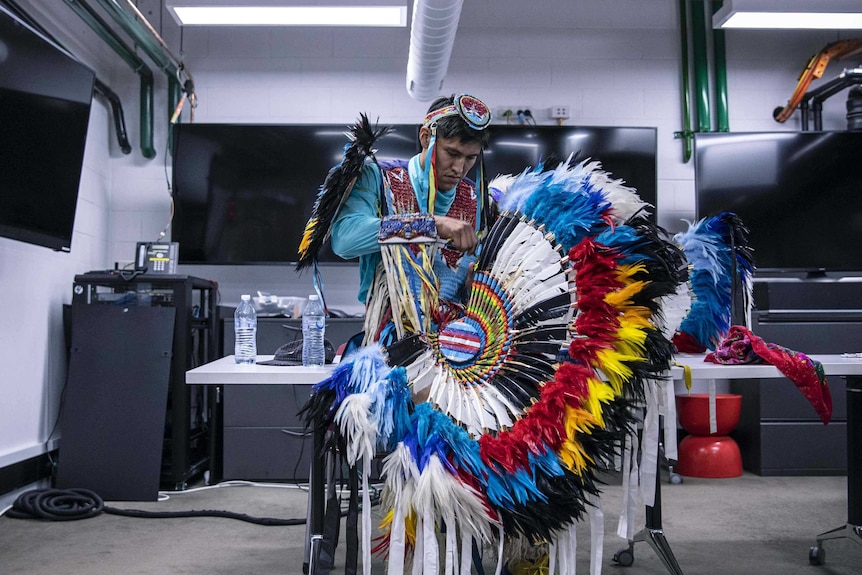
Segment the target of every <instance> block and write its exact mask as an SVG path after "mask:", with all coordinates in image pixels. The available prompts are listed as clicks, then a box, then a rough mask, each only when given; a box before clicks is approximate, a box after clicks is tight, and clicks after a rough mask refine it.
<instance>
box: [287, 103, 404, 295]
mask: <svg viewBox="0 0 862 575" xmlns="http://www.w3.org/2000/svg"><path fill="white" fill-rule="evenodd" d="M391 130H392V128H391V127H390V126H384V127H377V126H374V127H372V126H371V123H370V122H369V121H368V117H367V116H366V115H365V114H360V115H359V120H358V121H357V122H356V123H355V124H354V125H353V126H351V127H350V131H349V132H347V133H346V136H347V137H348V139H349V140H350V142H349V143H348V144H346V145H345V146H344V155H343V156H342V159H341V162H340V163H339V164H338V165H337V166H335V167H333V168H332V169H331V170H330V171H329V173H328V174H327V176H326V179H325V180H324V181H323V184H322V185H321V186H320V190H319V191H318V193H317V199H316V200H315V202H314V207H313V209H312V211H311V217H310V218H309V220H308V223H307V224H306V225H305V231H304V232H303V234H302V241H301V242H300V244H299V259H298V261H297V263H296V271H297V272H301V271H303V270H304V269H306V268H308V267H309V266H311V267H312V269H313V270H314V285H315V289H316V290H317V292H318V295H320V296H321V298H322V296H323V293H322V292H323V289H322V287H321V286H320V272H319V270H318V267H317V254H318V253H320V250H321V248H322V247H323V245H324V244H325V243H326V241H327V240H328V239H329V234H330V231H331V229H332V222H333V221H334V220H335V216H337V215H338V210H339V209H340V208H341V205H342V204H343V203H344V201H345V200H346V199H347V196H349V195H350V191H351V190H352V189H353V184H354V183H355V182H356V178H357V177H359V173H360V172H361V171H362V166H363V165H364V164H365V161H366V160H367V159H368V158H369V157H370V158H372V159H373V158H374V152H375V150H374V143H375V142H376V141H377V139H378V138H380V137H382V136H384V135H386V134H388V133H389V132H390V131H391Z"/></svg>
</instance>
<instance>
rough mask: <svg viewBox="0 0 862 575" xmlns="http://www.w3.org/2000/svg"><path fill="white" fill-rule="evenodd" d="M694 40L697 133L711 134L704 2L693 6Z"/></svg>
mask: <svg viewBox="0 0 862 575" xmlns="http://www.w3.org/2000/svg"><path fill="white" fill-rule="evenodd" d="M691 22H692V38H693V44H694V85H695V98H696V99H697V131H698V132H709V131H710V125H711V123H712V122H711V120H710V117H709V114H710V110H709V107H710V106H709V100H710V97H709V62H708V60H707V49H706V30H705V28H706V23H705V12H704V8H703V1H702V0H694V2H692V5H691Z"/></svg>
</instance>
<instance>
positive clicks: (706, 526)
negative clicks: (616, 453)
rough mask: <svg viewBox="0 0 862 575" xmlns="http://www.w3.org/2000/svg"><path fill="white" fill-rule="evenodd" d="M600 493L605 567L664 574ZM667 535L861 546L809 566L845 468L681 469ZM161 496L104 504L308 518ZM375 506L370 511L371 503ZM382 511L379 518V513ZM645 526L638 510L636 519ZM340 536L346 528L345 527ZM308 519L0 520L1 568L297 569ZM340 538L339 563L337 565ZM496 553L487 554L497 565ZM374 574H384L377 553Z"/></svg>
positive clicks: (853, 559) (840, 567)
mask: <svg viewBox="0 0 862 575" xmlns="http://www.w3.org/2000/svg"><path fill="white" fill-rule="evenodd" d="M609 482H610V484H609V485H608V486H606V488H605V490H604V495H603V509H604V512H605V537H604V546H603V549H604V561H603V566H602V572H603V573H611V574H615V575H637V574H648V573H649V574H652V573H654V574H664V573H668V571H667V569H665V567H664V566H663V564H662V563H661V561H660V560H659V558H658V556H657V555H656V553H654V552H653V550H652V549H651V548H650V547H649V546H648V545H647V544H646V543H638V544H637V545H636V546H635V561H634V564H633V565H632V566H630V567H622V566H619V565H616V564H614V563H613V562H612V556H613V554H614V552H616V551H617V550H619V549H622V548H624V547H625V546H626V542H625V541H624V540H622V539H620V538H619V537H617V536H616V526H617V517H618V513H619V509H620V505H621V488H620V486H619V481H617V480H616V478H615V477H613V476H612V477H610V478H609ZM662 494H663V506H662V511H663V514H662V522H663V527H664V533H665V535H666V538H667V541H668V543H669V544H670V547H671V550H672V552H673V554H674V556H675V557H676V559H677V561H678V563H679V565H680V568H681V569H682V571H683V573H686V574H697V575H701V574H703V575H707V574H708V575H721V574H728V575H735V574H739V573H754V574H775V575H796V574H806V575H843V574H846V575H850V574H859V573H862V545H857V544H856V543H854V542H851V541H848V540H836V541H828V542H826V544H825V546H824V548H825V550H826V552H827V555H826V563H825V565H822V566H811V565H809V562H808V553H809V548H810V547H811V545H812V544H813V543H814V540H815V537H816V536H817V535H818V534H819V533H822V532H824V531H827V530H830V529H832V528H835V527H838V526H841V525H843V524H844V523H845V522H846V520H847V507H846V506H847V480H846V477H759V476H756V475H751V474H748V473H746V474H745V475H743V476H742V477H738V478H733V479H697V478H685V479H684V482H683V483H682V484H681V485H671V484H669V483H667V482H666V481H665V482H664V483H663V484H662ZM168 495H169V497H168V498H167V499H166V500H164V501H159V502H121V503H113V502H107V504H108V505H110V506H112V507H118V508H125V509H143V510H155V511H186V510H227V511H233V512H237V513H242V514H246V515H250V516H254V517H276V518H282V519H284V518H299V519H302V518H304V517H305V515H306V500H307V494H306V491H304V490H303V489H301V488H297V487H295V486H285V485H278V486H223V487H209V488H205V489H199V490H196V489H194V488H192V489H189V490H188V491H185V492H179V493H177V492H174V493H169V494H168ZM374 511H375V515H377V512H378V508H375V509H374ZM376 519H379V517H375V521H376ZM642 525H643V515H641V517H640V518H639V522H638V526H639V527H640V526H642ZM342 533H343V529H342ZM304 537H305V527H304V526H302V525H300V526H288V527H266V526H260V525H255V524H252V523H248V522H244V521H239V520H235V519H227V518H216V517H199V518H181V519H174V518H171V519H144V518H130V517H122V516H116V515H108V514H102V515H99V516H97V517H93V518H89V519H84V520H80V521H66V522H48V521H38V520H30V519H12V518H9V517H6V516H5V515H4V516H3V517H0V574H2V575H13V574H14V575H21V574H26V575H58V574H62V575H119V574H129V575H132V574H160V575H161V574H176V575H182V574H201V575H203V574H207V575H238V574H242V575H276V574H288V575H293V574H299V573H301V572H302V563H303V557H304ZM589 540H590V539H589V528H588V526H587V525H580V526H579V527H578V541H579V546H578V572H579V573H589ZM343 548H344V545H340V546H339V554H338V556H337V558H336V560H337V564H336V569H335V570H334V571H333V573H342V572H343ZM493 555H494V553H493V552H489V553H488V554H486V557H487V558H488V559H487V560H486V565H487V566H488V567H489V570H488V571H486V572H488V573H493V566H494V565H493V559H492V558H493ZM373 570H374V573H385V566H384V563H383V561H382V560H375V561H374V562H373Z"/></svg>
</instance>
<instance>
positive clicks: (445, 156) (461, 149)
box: [420, 134, 482, 190]
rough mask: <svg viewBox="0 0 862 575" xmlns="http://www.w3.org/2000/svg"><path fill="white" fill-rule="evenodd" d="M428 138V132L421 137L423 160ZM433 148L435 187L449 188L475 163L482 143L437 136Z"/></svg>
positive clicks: (456, 183)
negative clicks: (435, 160)
mask: <svg viewBox="0 0 862 575" xmlns="http://www.w3.org/2000/svg"><path fill="white" fill-rule="evenodd" d="M420 136H422V134H420ZM429 140H430V134H429V137H426V138H423V139H422V147H423V150H422V151H423V160H424V159H425V158H424V154H425V153H426V152H427V150H428V142H429ZM434 149H435V150H436V154H437V187H438V188H439V189H441V190H449V189H452V188H454V187H455V186H457V185H458V183H459V182H460V181H461V180H462V179H464V176H466V175H467V172H469V171H470V169H471V168H472V167H473V165H474V164H475V163H476V159H477V158H478V157H479V152H481V151H482V145H481V144H480V143H479V142H462V141H461V140H459V139H458V138H440V137H438V138H437V140H436V142H435V144H434Z"/></svg>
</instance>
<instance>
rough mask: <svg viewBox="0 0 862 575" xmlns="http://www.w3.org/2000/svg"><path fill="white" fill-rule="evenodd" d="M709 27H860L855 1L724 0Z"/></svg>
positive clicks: (861, 9)
mask: <svg viewBox="0 0 862 575" xmlns="http://www.w3.org/2000/svg"><path fill="white" fill-rule="evenodd" d="M712 25H713V28H748V29H761V30H762V29H809V30H859V29H862V3H860V2H859V0H781V1H780V2H779V1H777V0H724V4H723V5H722V7H721V8H720V9H719V10H718V11H717V12H716V13H715V15H713V17H712Z"/></svg>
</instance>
